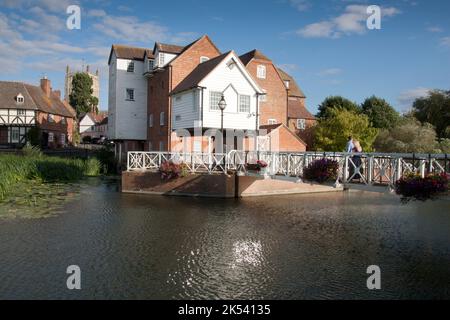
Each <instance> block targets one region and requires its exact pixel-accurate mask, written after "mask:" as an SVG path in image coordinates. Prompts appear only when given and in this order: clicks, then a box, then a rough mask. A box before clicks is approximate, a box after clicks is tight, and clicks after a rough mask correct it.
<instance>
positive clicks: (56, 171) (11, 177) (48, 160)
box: [0, 152, 101, 200]
mask: <svg viewBox="0 0 450 320" xmlns="http://www.w3.org/2000/svg"><path fill="white" fill-rule="evenodd" d="M100 169H101V163H100V161H99V160H97V159H95V158H90V159H87V160H82V159H66V158H59V157H49V156H44V155H42V153H39V152H24V155H22V156H20V155H0V200H3V199H4V198H5V197H6V195H7V194H8V193H9V192H10V190H12V189H13V188H14V186H15V185H16V184H17V183H19V182H23V181H26V180H39V181H42V182H70V181H76V180H79V179H81V178H83V177H85V176H98V175H99V174H100Z"/></svg>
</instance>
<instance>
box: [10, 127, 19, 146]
mask: <svg viewBox="0 0 450 320" xmlns="http://www.w3.org/2000/svg"><path fill="white" fill-rule="evenodd" d="M19 141H20V129H19V128H17V127H12V128H11V142H12V143H18V142H19Z"/></svg>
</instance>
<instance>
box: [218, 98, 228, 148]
mask: <svg viewBox="0 0 450 320" xmlns="http://www.w3.org/2000/svg"><path fill="white" fill-rule="evenodd" d="M226 107H227V103H226V102H225V97H224V96H223V94H222V98H220V101H219V109H220V113H221V119H220V134H221V135H222V152H225V141H224V139H225V137H224V134H223V110H225V108H226Z"/></svg>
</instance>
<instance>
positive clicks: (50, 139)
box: [48, 132, 54, 142]
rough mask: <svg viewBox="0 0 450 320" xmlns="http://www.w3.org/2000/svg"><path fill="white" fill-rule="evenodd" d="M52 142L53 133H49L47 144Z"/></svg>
mask: <svg viewBox="0 0 450 320" xmlns="http://www.w3.org/2000/svg"><path fill="white" fill-rule="evenodd" d="M53 141H54V136H53V132H49V133H48V142H53Z"/></svg>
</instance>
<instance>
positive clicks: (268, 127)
mask: <svg viewBox="0 0 450 320" xmlns="http://www.w3.org/2000/svg"><path fill="white" fill-rule="evenodd" d="M282 125H283V124H282V123H275V124H263V125H260V126H259V128H260V129H265V130H267V133H270V132H271V131H273V130H275V129H278V128H279V127H280V126H282Z"/></svg>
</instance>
